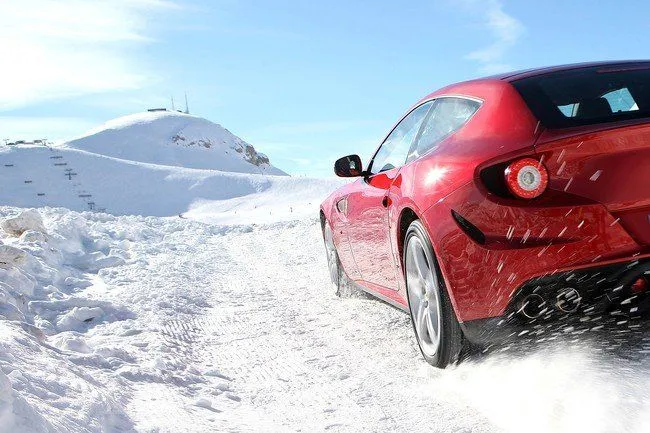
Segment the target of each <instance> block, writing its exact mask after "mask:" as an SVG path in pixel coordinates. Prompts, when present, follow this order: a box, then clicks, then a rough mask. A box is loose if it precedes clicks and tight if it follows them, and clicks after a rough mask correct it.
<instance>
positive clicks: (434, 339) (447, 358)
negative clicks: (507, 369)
mask: <svg viewBox="0 0 650 433" xmlns="http://www.w3.org/2000/svg"><path fill="white" fill-rule="evenodd" d="M403 259H404V270H405V279H406V289H407V290H406V292H407V297H408V304H409V310H410V312H411V323H412V324H413V330H414V331H415V337H416V339H417V342H418V345H419V346H420V351H421V352H422V356H424V359H425V360H426V361H427V362H428V363H429V364H431V365H433V366H434V367H438V368H445V367H447V366H448V365H449V364H455V363H457V362H458V358H459V356H460V352H461V349H462V346H463V334H462V331H461V329H460V325H459V324H458V319H456V314H455V313H454V310H453V307H452V305H451V300H450V299H449V294H448V293H447V289H446V288H445V283H444V280H443V278H442V274H441V273H440V271H439V269H438V265H437V263H436V260H435V254H434V252H433V247H432V246H431V242H430V241H429V237H428V236H427V232H426V230H425V229H424V226H423V225H422V223H420V221H417V220H416V221H414V222H413V223H411V225H410V226H409V228H408V231H407V232H406V237H405V239H404V258H403Z"/></svg>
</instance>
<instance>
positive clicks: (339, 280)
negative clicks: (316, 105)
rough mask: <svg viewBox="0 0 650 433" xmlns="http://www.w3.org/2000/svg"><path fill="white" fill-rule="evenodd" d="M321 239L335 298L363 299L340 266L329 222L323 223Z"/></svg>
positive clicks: (360, 291) (362, 294) (361, 292)
mask: <svg viewBox="0 0 650 433" xmlns="http://www.w3.org/2000/svg"><path fill="white" fill-rule="evenodd" d="M323 238H324V240H325V253H326V254H327V266H328V268H329V271H330V279H331V280H332V285H333V286H334V289H335V290H336V296H338V297H340V298H364V297H365V293H364V292H363V291H362V290H360V289H359V288H357V286H356V285H355V284H354V282H353V281H351V280H350V279H349V278H348V276H347V274H346V273H345V270H343V265H341V260H340V259H339V254H338V252H337V251H336V245H334V237H333V235H332V229H331V227H330V225H329V222H327V221H325V225H324V227H323Z"/></svg>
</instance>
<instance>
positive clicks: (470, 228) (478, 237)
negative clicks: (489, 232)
mask: <svg viewBox="0 0 650 433" xmlns="http://www.w3.org/2000/svg"><path fill="white" fill-rule="evenodd" d="M451 216H452V217H454V220H455V221H456V223H457V224H458V226H459V227H460V228H461V229H462V230H463V231H464V232H465V233H466V234H467V236H469V237H470V238H472V240H474V242H476V243H478V244H481V245H484V244H485V235H484V234H483V232H482V231H480V230H479V229H478V227H476V226H475V225H474V224H472V223H471V222H469V221H467V220H466V219H465V218H463V217H462V216H460V214H459V213H458V212H456V211H454V210H452V211H451Z"/></svg>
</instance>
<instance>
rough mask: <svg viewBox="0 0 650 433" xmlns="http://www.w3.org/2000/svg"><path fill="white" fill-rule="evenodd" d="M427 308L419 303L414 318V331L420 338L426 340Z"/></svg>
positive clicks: (422, 303)
mask: <svg viewBox="0 0 650 433" xmlns="http://www.w3.org/2000/svg"><path fill="white" fill-rule="evenodd" d="M427 316H428V314H427V307H426V304H425V303H424V302H420V305H419V306H418V310H417V315H416V317H415V329H416V330H417V331H418V336H419V337H420V338H426V336H425V333H426V334H427V335H428V333H427Z"/></svg>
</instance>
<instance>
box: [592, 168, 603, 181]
mask: <svg viewBox="0 0 650 433" xmlns="http://www.w3.org/2000/svg"><path fill="white" fill-rule="evenodd" d="M602 173H603V171H602V170H596V172H595V173H594V174H592V175H591V177H590V178H589V180H590V181H592V182H595V181H597V180H598V178H599V177H600V175H601V174H602Z"/></svg>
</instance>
